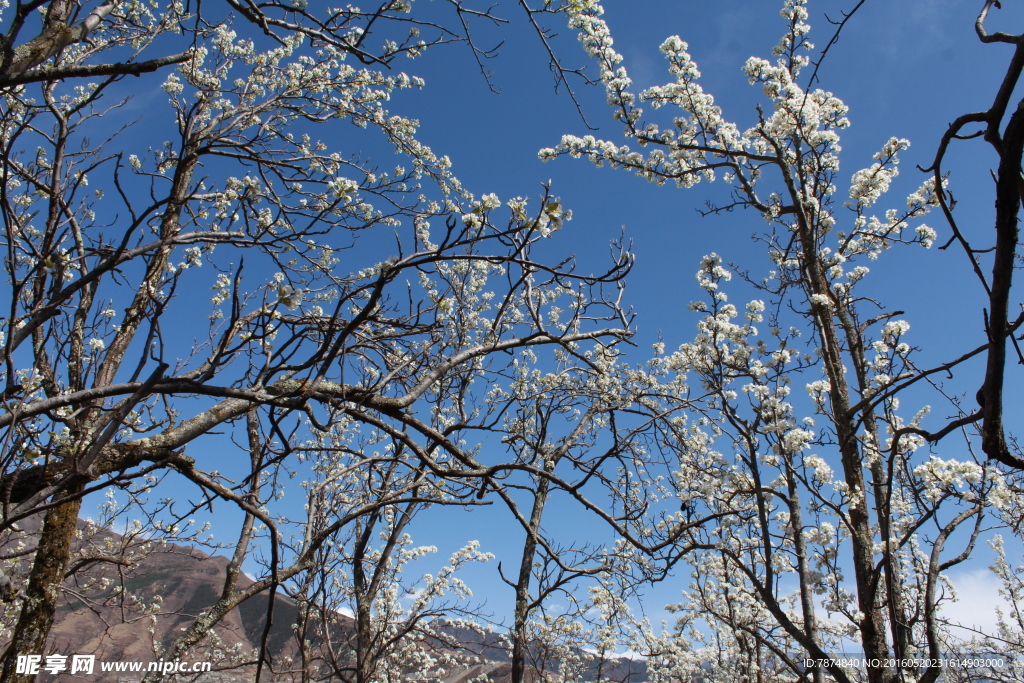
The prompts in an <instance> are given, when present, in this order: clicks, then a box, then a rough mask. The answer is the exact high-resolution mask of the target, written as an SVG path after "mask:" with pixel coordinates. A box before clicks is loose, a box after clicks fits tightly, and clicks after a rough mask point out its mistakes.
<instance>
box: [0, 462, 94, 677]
mask: <svg viewBox="0 0 1024 683" xmlns="http://www.w3.org/2000/svg"><path fill="white" fill-rule="evenodd" d="M84 488H85V481H84V480H81V481H79V482H78V483H76V484H75V485H74V486H73V487H72V488H71V490H70V491H69V492H68V493H69V494H70V495H72V496H73V497H72V498H71V500H68V501H67V502H65V503H62V504H61V505H57V506H56V507H53V508H51V509H50V510H49V511H48V512H47V513H46V518H45V519H44V521H43V528H42V532H41V533H40V535H39V547H38V549H37V550H36V556H35V560H34V562H33V563H32V570H31V573H30V574H29V578H28V585H27V587H26V589H25V598H24V603H23V604H22V608H21V614H20V615H19V617H18V625H17V626H16V627H15V629H14V635H13V638H12V639H11V643H10V645H9V646H8V648H7V652H6V653H5V655H4V661H3V673H2V674H0V681H3V683H31V681H34V680H35V676H30V675H28V674H18V673H16V672H15V665H16V663H17V656H18V655H45V654H46V652H44V648H45V646H46V637H47V635H48V634H49V633H50V627H51V626H52V625H53V617H54V614H55V613H56V610H57V601H58V599H59V598H60V594H61V586H62V584H63V583H64V575H65V572H66V571H67V568H68V563H69V561H70V559H71V541H72V539H73V538H74V535H75V527H76V524H77V522H78V511H79V509H80V508H81V507H82V499H81V497H80V496H78V495H76V494H79V493H81V492H82V490H83V489H84Z"/></svg>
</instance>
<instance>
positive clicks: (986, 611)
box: [942, 568, 1009, 636]
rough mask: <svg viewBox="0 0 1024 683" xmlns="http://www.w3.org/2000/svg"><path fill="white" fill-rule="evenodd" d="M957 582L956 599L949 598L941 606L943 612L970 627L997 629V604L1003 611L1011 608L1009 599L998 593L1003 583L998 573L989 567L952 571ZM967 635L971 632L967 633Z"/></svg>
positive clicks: (953, 619) (982, 629) (990, 630)
mask: <svg viewBox="0 0 1024 683" xmlns="http://www.w3.org/2000/svg"><path fill="white" fill-rule="evenodd" d="M949 578H950V580H951V581H952V582H953V585H954V586H956V592H957V597H958V598H959V599H958V600H957V601H956V602H947V603H944V604H943V606H942V616H944V617H945V618H947V619H949V620H950V621H952V622H954V623H957V624H961V625H963V626H966V627H968V628H972V629H977V630H979V631H984V632H986V633H994V632H995V627H996V621H997V620H996V607H999V608H1000V609H1001V610H1002V611H1003V614H1007V613H1008V612H1009V609H1008V605H1007V603H1006V599H1005V598H1003V596H1001V595H999V589H1000V588H1001V587H1002V585H1001V584H1000V582H999V579H998V578H996V575H995V574H993V573H992V572H991V571H990V570H989V569H983V568H978V569H972V570H970V571H964V572H957V573H951V574H950V575H949ZM964 635H965V636H968V634H966V633H965V634H964Z"/></svg>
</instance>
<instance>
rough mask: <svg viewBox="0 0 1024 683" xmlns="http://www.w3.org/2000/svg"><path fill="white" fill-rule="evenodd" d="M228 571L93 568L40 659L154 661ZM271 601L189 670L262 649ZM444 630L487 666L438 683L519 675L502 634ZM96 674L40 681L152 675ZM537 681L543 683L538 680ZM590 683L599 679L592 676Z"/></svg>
mask: <svg viewBox="0 0 1024 683" xmlns="http://www.w3.org/2000/svg"><path fill="white" fill-rule="evenodd" d="M82 525H83V526H84V523H82ZM21 527H22V528H23V529H24V530H25V531H26V532H30V533H31V532H34V531H37V530H38V525H36V526H35V528H33V527H32V524H31V523H28V524H21ZM97 538H98V539H100V540H101V541H105V542H107V543H110V544H111V545H114V546H117V545H118V543H120V542H121V540H122V538H121V537H119V536H118V535H117V534H114V533H112V532H100V535H99V536H98V537H95V538H94V539H93V540H94V542H95V540H97ZM227 566H228V559H227V558H225V557H221V556H211V555H208V554H206V553H204V552H202V551H200V550H198V549H195V548H189V547H185V546H181V545H175V544H157V545H155V546H153V547H152V548H151V549H150V550H149V551H148V553H146V554H144V555H141V557H139V559H138V561H137V562H135V563H133V565H132V566H130V567H124V566H117V565H112V564H110V563H97V564H94V565H92V566H90V567H89V568H87V569H84V570H82V571H80V572H78V573H77V574H76V575H75V576H73V577H72V578H71V579H69V581H68V584H67V585H68V588H69V589H70V590H69V591H67V592H66V593H65V598H64V600H63V602H62V604H61V605H60V607H59V609H58V612H57V616H56V620H55V624H54V627H53V629H52V630H51V632H50V646H49V648H48V650H47V652H45V653H41V654H56V653H60V654H65V655H72V654H91V655H95V656H96V661H97V662H147V663H148V662H152V661H155V659H156V657H155V655H154V651H156V650H158V649H160V648H161V647H162V646H164V645H165V644H167V643H169V642H171V641H172V640H173V638H174V637H175V636H176V635H177V634H178V633H180V631H182V630H184V629H185V628H187V626H188V625H190V624H191V623H192V620H193V619H194V618H195V617H196V616H198V615H199V614H200V613H201V612H202V611H203V610H204V609H206V608H207V607H209V606H211V605H212V604H213V603H214V602H216V600H217V598H218V597H219V595H220V593H221V591H222V590H223V587H224V580H225V576H226V570H227ZM104 578H106V579H116V580H114V581H112V582H111V583H110V585H109V586H108V587H106V588H104V589H97V588H93V589H91V590H89V591H82V590H81V589H82V588H83V587H84V586H85V585H86V584H87V583H88V582H90V581H92V582H96V581H102V580H103V579H104ZM122 583H123V586H124V590H125V592H126V593H127V594H128V595H129V596H130V597H124V594H122V593H120V592H119V590H118V588H117V587H118V586H120V585H122ZM252 583H253V582H252V580H251V579H249V578H248V577H246V576H244V575H242V576H240V577H239V579H238V584H239V586H240V587H245V586H248V585H251V584H252ZM157 596H161V597H162V602H160V603H159V609H158V612H157V619H155V620H153V619H152V618H151V617H149V616H147V615H146V614H140V613H139V612H140V608H139V603H143V604H144V605H145V606H151V605H153V604H156V603H157V600H158V598H157ZM268 599H269V598H268V596H267V595H266V594H262V595H257V596H255V597H253V598H252V599H250V600H248V601H246V602H245V603H243V604H242V605H241V606H239V607H238V608H237V609H235V610H233V611H231V612H230V613H228V615H227V616H226V617H225V618H224V619H223V620H222V621H221V622H220V624H218V625H217V626H216V627H215V634H214V635H215V637H214V638H211V639H208V641H209V642H205V641H204V643H202V644H201V646H199V647H197V648H196V650H195V651H194V652H193V653H191V654H190V655H189V656H188V657H187V658H186V660H185V661H187V662H188V663H192V662H202V661H207V660H210V659H211V656H213V659H214V660H222V659H223V653H224V652H225V651H229V650H233V651H235V652H242V653H246V652H251V651H252V650H254V649H258V647H259V644H260V641H261V638H262V636H263V632H264V630H265V627H266V617H267V601H268ZM142 611H145V610H144V609H143V610H142ZM273 614H274V616H273V621H272V624H271V629H270V632H269V634H268V639H267V647H268V651H269V652H270V654H271V656H272V657H273V659H274V661H275V662H283V661H284V658H288V657H290V658H292V659H293V661H297V660H298V659H299V657H298V655H299V642H298V641H297V639H296V636H295V633H294V632H293V630H292V625H293V624H295V623H296V621H297V617H298V608H297V606H296V604H295V603H294V601H292V600H291V599H289V598H288V597H287V596H283V595H280V594H278V595H277V596H276V598H275V604H274V611H273ZM353 623H354V622H353V620H352V619H351V618H349V617H346V616H344V615H340V614H339V615H337V624H336V625H335V626H333V627H332V628H333V629H334V630H332V635H333V636H336V638H334V639H335V640H344V638H345V636H346V635H347V633H350V632H351V630H352V625H353ZM439 630H440V631H441V632H442V633H443V634H444V637H445V639H446V640H447V641H448V642H450V643H458V644H459V646H460V648H461V649H463V650H464V651H468V652H471V653H474V654H476V655H478V657H479V659H480V663H479V664H476V665H471V666H467V667H464V668H462V669H460V670H456V671H449V672H448V673H447V674H446V676H445V678H444V679H443V680H439V681H438V683H467V682H468V681H470V680H471V679H473V678H475V677H478V676H480V675H484V676H486V678H487V680H489V681H493V682H494V683H508V681H509V680H510V672H511V666H510V664H509V655H508V652H507V651H506V650H505V649H503V648H502V647H500V645H499V642H500V640H499V637H498V635H497V634H496V633H493V632H484V633H478V632H475V631H471V630H469V629H458V628H455V627H453V626H441V627H440V629H439ZM434 647H435V648H437V647H439V648H441V649H444V648H445V646H444V645H443V644H434ZM215 655H216V656H215ZM275 668H278V667H275ZM285 668H288V667H285ZM98 669H99V667H98V666H97V670H95V671H94V673H93V674H92V675H91V676H78V675H76V676H72V675H70V674H69V673H66V672H65V673H63V674H60V675H59V676H57V677H54V676H51V675H48V674H44V676H43V677H42V679H41V680H57V681H60V682H61V683H64V682H67V683H70V682H71V681H85V680H88V681H93V682H98V683H115V682H116V683H129V682H131V681H138V680H140V679H141V678H142V676H143V675H144V674H143V673H135V672H130V671H117V672H115V671H108V672H102V671H99V670H98ZM254 673H255V667H254V666H252V665H245V666H240V667H238V668H234V669H230V670H221V671H214V672H212V673H209V674H204V675H201V676H199V677H198V678H195V679H194V680H197V681H211V682H213V681H216V682H217V683H243V682H248V681H251V680H252V677H253V674H254ZM603 673H604V677H605V679H606V680H612V681H623V682H624V683H625V682H628V683H641V682H642V681H646V667H645V665H644V663H643V662H642V661H634V660H630V659H628V658H622V659H616V660H611V661H606V662H605V663H604V666H603ZM530 678H531V680H540V678H539V677H538V676H536V675H531V677H530ZM588 678H589V679H592V676H590V677H588ZM293 679H297V677H296V676H294V675H292V674H282V675H267V672H264V680H265V681H268V683H269V682H271V681H286V680H287V681H291V680H293ZM178 680H182V679H178ZM189 680H193V676H189ZM585 680H586V679H585Z"/></svg>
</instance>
